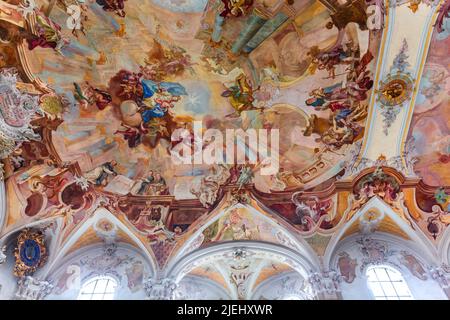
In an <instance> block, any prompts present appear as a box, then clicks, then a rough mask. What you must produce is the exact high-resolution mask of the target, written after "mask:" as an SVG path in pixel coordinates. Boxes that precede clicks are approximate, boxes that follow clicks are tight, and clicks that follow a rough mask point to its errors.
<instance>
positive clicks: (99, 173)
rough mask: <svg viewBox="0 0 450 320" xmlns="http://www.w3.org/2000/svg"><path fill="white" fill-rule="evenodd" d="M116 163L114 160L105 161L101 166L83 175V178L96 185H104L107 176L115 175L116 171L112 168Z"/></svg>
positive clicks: (106, 181)
mask: <svg viewBox="0 0 450 320" xmlns="http://www.w3.org/2000/svg"><path fill="white" fill-rule="evenodd" d="M116 165H117V162H116V161H115V160H113V161H111V162H106V163H104V164H102V165H101V166H99V167H97V168H95V169H93V170H91V171H89V172H87V173H86V174H85V175H84V178H86V180H87V181H89V182H90V183H92V184H95V185H96V186H106V184H107V183H108V177H109V176H117V172H116V171H115V169H114V167H115V166H116Z"/></svg>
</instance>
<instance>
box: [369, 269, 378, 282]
mask: <svg viewBox="0 0 450 320" xmlns="http://www.w3.org/2000/svg"><path fill="white" fill-rule="evenodd" d="M367 279H368V281H378V279H377V276H376V274H375V271H374V270H373V269H370V270H368V271H367Z"/></svg>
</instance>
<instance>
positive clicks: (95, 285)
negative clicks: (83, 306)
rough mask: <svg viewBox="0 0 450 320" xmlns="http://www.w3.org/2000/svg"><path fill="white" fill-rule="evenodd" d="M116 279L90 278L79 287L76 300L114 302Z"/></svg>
mask: <svg viewBox="0 0 450 320" xmlns="http://www.w3.org/2000/svg"><path fill="white" fill-rule="evenodd" d="M117 285H118V284H117V281H116V279H114V278H112V277H108V276H99V277H95V278H91V279H89V280H88V281H86V282H85V283H83V285H82V286H81V290H80V293H79V294H78V300H114V294H115V292H116V288H117Z"/></svg>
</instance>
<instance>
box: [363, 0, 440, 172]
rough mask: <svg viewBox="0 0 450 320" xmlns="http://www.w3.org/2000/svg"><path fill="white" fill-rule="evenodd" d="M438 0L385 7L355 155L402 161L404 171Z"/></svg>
mask: <svg viewBox="0 0 450 320" xmlns="http://www.w3.org/2000/svg"><path fill="white" fill-rule="evenodd" d="M441 3H442V1H434V2H431V3H430V4H425V3H423V2H422V3H420V4H419V5H418V8H417V10H413V9H412V8H411V7H410V6H408V4H409V2H404V1H401V2H398V1H394V2H392V3H390V5H389V7H387V8H386V17H385V29H384V31H383V37H382V45H381V49H380V50H381V52H380V55H379V58H378V62H377V70H376V75H375V88H374V90H373V93H372V97H371V100H370V104H369V117H368V119H367V125H366V128H369V129H368V130H367V132H366V133H365V137H364V141H363V145H362V149H361V154H360V158H363V159H368V160H371V161H375V160H377V159H379V158H381V159H388V160H395V159H398V161H401V162H402V165H401V167H403V168H404V169H406V168H407V167H408V163H407V160H405V159H406V156H405V154H406V137H407V134H408V128H409V124H410V122H411V117H412V113H413V109H414V105H415V101H416V97H417V92H418V87H419V84H420V80H421V78H422V73H423V66H424V62H425V59H426V57H427V54H428V49H429V46H430V41H431V36H432V32H433V26H434V24H435V21H436V18H437V15H438V9H439V7H440V4H441Z"/></svg>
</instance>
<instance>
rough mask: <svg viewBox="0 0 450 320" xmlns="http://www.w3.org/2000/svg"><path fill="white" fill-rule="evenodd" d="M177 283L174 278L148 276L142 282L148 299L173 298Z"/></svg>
mask: <svg viewBox="0 0 450 320" xmlns="http://www.w3.org/2000/svg"><path fill="white" fill-rule="evenodd" d="M177 288H178V284H177V283H176V282H175V280H174V279H171V278H164V279H153V278H149V279H147V280H146V281H145V283H144V290H145V293H146V295H147V298H148V299H149V300H173V299H174V294H175V290H176V289H177Z"/></svg>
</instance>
